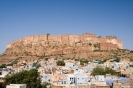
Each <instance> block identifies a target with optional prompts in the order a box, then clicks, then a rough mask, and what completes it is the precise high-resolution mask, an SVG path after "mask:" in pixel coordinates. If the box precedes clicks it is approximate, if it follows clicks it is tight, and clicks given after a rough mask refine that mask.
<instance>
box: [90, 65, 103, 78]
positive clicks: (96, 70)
mask: <svg viewBox="0 0 133 88" xmlns="http://www.w3.org/2000/svg"><path fill="white" fill-rule="evenodd" d="M103 74H104V68H102V67H100V66H97V67H95V68H94V69H93V71H92V73H91V75H94V76H95V75H103Z"/></svg>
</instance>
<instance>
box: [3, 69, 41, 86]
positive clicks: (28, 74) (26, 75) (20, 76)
mask: <svg viewBox="0 0 133 88" xmlns="http://www.w3.org/2000/svg"><path fill="white" fill-rule="evenodd" d="M9 84H26V85H27V88H41V81H40V79H39V74H38V72H37V70H35V69H32V70H29V71H25V70H24V71H21V72H18V73H15V74H11V75H7V76H6V77H5V79H4V85H3V86H4V87H5V86H6V85H9Z"/></svg>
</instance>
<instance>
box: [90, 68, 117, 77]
mask: <svg viewBox="0 0 133 88" xmlns="http://www.w3.org/2000/svg"><path fill="white" fill-rule="evenodd" d="M106 74H111V75H117V72H116V71H115V70H113V69H111V68H109V67H105V68H103V67H101V66H97V67H95V68H94V69H93V71H92V73H91V75H94V76H95V75H106Z"/></svg>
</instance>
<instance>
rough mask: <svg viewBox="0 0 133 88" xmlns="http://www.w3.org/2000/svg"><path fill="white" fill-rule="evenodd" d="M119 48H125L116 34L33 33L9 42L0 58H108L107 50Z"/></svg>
mask: <svg viewBox="0 0 133 88" xmlns="http://www.w3.org/2000/svg"><path fill="white" fill-rule="evenodd" d="M117 49H123V44H122V41H121V40H119V39H117V37H116V36H106V37H102V36H98V37H97V36H96V35H95V34H90V33H85V34H82V35H73V34H67V35H55V36H54V35H50V34H45V35H33V36H26V37H25V38H21V39H19V40H16V41H12V42H11V43H9V44H8V45H7V47H6V51H5V52H4V53H3V54H2V55H1V57H0V60H1V61H3V62H4V60H5V62H8V61H9V60H8V59H5V58H9V59H10V61H11V60H13V59H15V58H16V57H54V58H61V57H62V58H89V59H93V57H97V56H98V58H107V56H109V55H110V54H109V53H108V52H106V51H112V50H117ZM95 51H103V52H104V53H103V52H102V53H101V52H100V53H99V52H95ZM94 52H95V53H94Z"/></svg>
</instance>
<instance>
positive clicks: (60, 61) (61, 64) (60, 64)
mask: <svg viewBox="0 0 133 88" xmlns="http://www.w3.org/2000/svg"><path fill="white" fill-rule="evenodd" d="M56 64H57V65H58V66H65V63H64V61H63V60H58V61H57V62H56Z"/></svg>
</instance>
